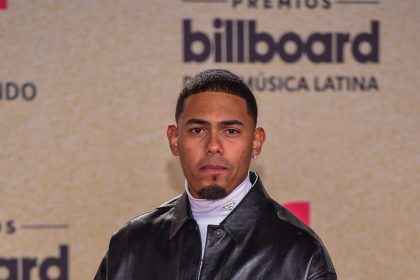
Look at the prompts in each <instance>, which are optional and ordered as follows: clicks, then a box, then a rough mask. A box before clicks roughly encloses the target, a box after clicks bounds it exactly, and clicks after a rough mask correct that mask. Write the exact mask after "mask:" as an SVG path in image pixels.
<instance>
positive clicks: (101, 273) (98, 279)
mask: <svg viewBox="0 0 420 280" xmlns="http://www.w3.org/2000/svg"><path fill="white" fill-rule="evenodd" d="M106 267H107V256H106V255H105V257H104V258H103V259H102V261H101V264H100V265H99V268H98V271H97V272H96V275H95V278H94V279H93V280H106V279H108V278H107V276H106Z"/></svg>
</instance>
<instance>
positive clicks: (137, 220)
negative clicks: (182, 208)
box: [111, 196, 180, 241]
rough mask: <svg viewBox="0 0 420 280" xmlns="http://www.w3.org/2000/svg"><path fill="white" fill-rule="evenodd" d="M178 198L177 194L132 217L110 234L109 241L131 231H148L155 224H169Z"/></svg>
mask: <svg viewBox="0 0 420 280" xmlns="http://www.w3.org/2000/svg"><path fill="white" fill-rule="evenodd" d="M179 198H180V196H177V197H175V198H173V199H171V200H169V201H167V202H165V203H163V204H162V205H160V206H159V207H157V208H155V209H153V210H151V211H149V212H147V213H144V214H141V215H139V216H136V217H134V218H132V219H131V220H130V221H128V222H127V223H126V224H125V225H124V226H123V227H121V228H120V229H119V230H118V231H116V232H115V233H114V234H113V235H112V238H111V241H116V240H118V239H120V238H124V237H127V235H129V234H132V233H133V232H136V233H140V232H148V231H150V230H151V229H152V228H153V227H156V226H157V225H161V226H162V224H165V225H170V223H171V221H172V218H173V209H174V207H175V205H176V204H177V202H178V200H179Z"/></svg>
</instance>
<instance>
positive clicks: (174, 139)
mask: <svg viewBox="0 0 420 280" xmlns="http://www.w3.org/2000/svg"><path fill="white" fill-rule="evenodd" d="M166 136H167V137H168V141H169V148H171V151H172V154H173V155H174V156H178V155H179V151H178V129H177V127H176V125H174V124H171V125H169V126H168V129H167V130H166Z"/></svg>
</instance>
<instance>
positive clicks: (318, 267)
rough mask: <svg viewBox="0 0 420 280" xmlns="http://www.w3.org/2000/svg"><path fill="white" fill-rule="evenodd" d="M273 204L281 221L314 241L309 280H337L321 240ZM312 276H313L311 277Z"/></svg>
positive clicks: (300, 222)
mask: <svg viewBox="0 0 420 280" xmlns="http://www.w3.org/2000/svg"><path fill="white" fill-rule="evenodd" d="M270 200H271V203H272V205H273V207H274V209H275V211H276V215H277V217H278V218H279V219H281V220H282V221H284V222H286V223H287V224H289V225H291V226H292V227H295V228H297V230H298V232H302V233H303V235H304V236H306V238H307V239H309V240H312V243H314V245H315V247H314V248H315V250H314V252H313V254H312V259H311V269H310V270H309V271H308V273H309V275H308V277H309V278H308V279H318V277H324V276H325V277H328V278H319V279H336V278H335V277H336V274H335V269H334V265H333V262H332V260H331V257H330V255H329V253H328V251H327V249H326V247H325V245H324V244H323V242H322V240H321V238H320V237H319V236H318V235H317V234H316V233H315V232H314V231H313V230H312V229H311V228H310V227H308V226H307V225H306V224H305V223H303V222H302V221H301V220H299V218H297V217H296V216H295V215H294V214H293V213H292V212H290V211H289V210H288V209H286V208H285V207H283V206H281V205H280V204H279V203H277V202H276V201H274V200H273V199H271V198H270ZM311 274H312V275H311Z"/></svg>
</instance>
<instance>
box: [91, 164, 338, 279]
mask: <svg viewBox="0 0 420 280" xmlns="http://www.w3.org/2000/svg"><path fill="white" fill-rule="evenodd" d="M250 179H251V182H254V181H255V180H256V182H255V184H254V186H253V188H252V189H251V190H250V191H249V193H248V194H247V195H246V196H245V198H244V199H243V200H242V201H241V202H240V204H239V205H238V206H237V207H236V208H235V209H234V210H233V211H232V213H230V214H229V215H228V216H227V217H226V219H225V220H224V221H222V223H221V224H220V225H218V226H209V227H208V232H207V242H206V248H205V252H204V257H203V261H202V262H201V241H200V233H199V229H198V225H197V223H196V222H195V220H194V219H193V217H192V214H191V210H190V207H189V201H188V196H187V194H186V193H185V192H184V193H183V194H182V195H181V196H179V197H177V198H175V199H173V200H171V201H169V202H168V203H166V204H164V205H162V206H160V207H158V208H157V209H155V210H153V211H151V212H149V213H147V214H144V215H142V216H139V217H137V218H135V219H133V220H131V221H130V222H129V223H128V224H127V225H126V226H124V227H123V228H122V229H121V230H119V231H118V232H116V233H115V234H114V235H113V237H112V239H111V241H110V245H109V250H108V252H107V254H106V256H105V257H104V259H103V260H102V262H101V264H100V266H99V269H98V271H97V273H96V276H95V278H94V279H95V280H134V279H136V280H137V279H162V280H164V279H171V280H174V279H182V280H184V279H185V280H187V279H203V280H204V279H226V280H228V279H229V280H239V279H240V280H244V279H278V280H286V279H287V280H300V279H302V280H303V279H305V280H319V279H325V280H335V279H337V276H336V273H335V270H334V267H333V264H332V261H331V259H330V256H329V254H328V252H327V250H326V248H325V247H324V245H323V243H322V241H321V240H320V239H319V237H318V236H317V235H316V234H315V233H314V232H313V231H312V230H311V229H310V228H308V227H307V226H306V225H305V224H303V223H302V222H301V221H300V220H298V219H297V218H296V217H295V216H294V215H293V214H292V213H290V212H289V211H288V210H287V209H285V208H283V207H282V206H280V205H279V204H278V203H276V202H275V201H273V200H272V199H271V198H270V197H269V196H268V194H267V193H266V191H265V189H264V186H263V184H262V182H261V180H260V179H259V178H258V176H257V175H256V174H255V173H253V172H251V173H250Z"/></svg>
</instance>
